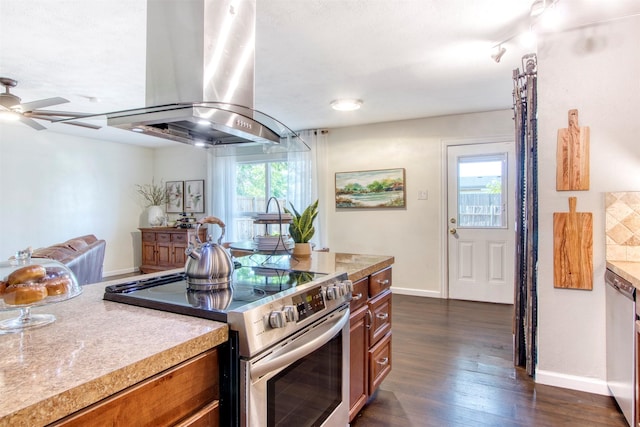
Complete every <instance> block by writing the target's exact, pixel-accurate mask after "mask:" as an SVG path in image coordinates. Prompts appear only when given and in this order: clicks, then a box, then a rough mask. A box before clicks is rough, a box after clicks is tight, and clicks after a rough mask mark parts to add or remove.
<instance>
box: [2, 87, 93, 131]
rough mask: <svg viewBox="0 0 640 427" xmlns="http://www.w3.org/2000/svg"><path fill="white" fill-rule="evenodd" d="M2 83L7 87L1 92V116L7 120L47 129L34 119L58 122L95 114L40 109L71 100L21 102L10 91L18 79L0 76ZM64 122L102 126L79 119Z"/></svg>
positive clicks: (76, 124)
mask: <svg viewBox="0 0 640 427" xmlns="http://www.w3.org/2000/svg"><path fill="white" fill-rule="evenodd" d="M0 84H1V85H2V86H4V88H5V92H4V93H0V118H4V119H6V120H20V121H21V122H22V123H24V124H26V125H28V126H31V127H32V128H33V129H35V130H43V129H46V127H44V126H42V125H41V124H40V123H38V122H37V121H35V120H34V119H40V120H48V121H50V122H56V121H60V120H68V119H73V118H82V117H89V116H93V115H94V114H87V113H76V112H71V111H50V110H39V108H45V107H50V106H52V105H59V104H64V103H67V102H69V100H68V99H65V98H61V97H55V98H47V99H40V100H37V101H32V102H25V103H20V101H21V99H20V98H19V97H18V96H16V95H14V94H12V93H11V92H10V89H11V88H12V87H16V85H17V84H18V81H17V80H14V79H11V78H8V77H0ZM63 123H64V124H68V125H74V126H81V127H86V128H89V129H100V126H96V125H92V124H90V123H83V122H77V121H64V122H63Z"/></svg>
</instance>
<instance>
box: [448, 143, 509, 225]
mask: <svg viewBox="0 0 640 427" xmlns="http://www.w3.org/2000/svg"><path fill="white" fill-rule="evenodd" d="M505 159H506V155H505V154H497V155H496V154H492V155H485V156H469V157H459V158H458V218H457V223H458V228H464V227H468V228H505V227H506V218H505V216H506V215H504V213H505V211H506V201H505V200H506V198H505V197H504V195H503V193H504V190H505V189H506V188H507V186H506V171H505V166H506V161H505Z"/></svg>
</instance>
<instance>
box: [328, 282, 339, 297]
mask: <svg viewBox="0 0 640 427" xmlns="http://www.w3.org/2000/svg"><path fill="white" fill-rule="evenodd" d="M326 291H327V299H328V300H332V299H338V289H337V288H336V287H335V286H334V285H330V286H327V289H326Z"/></svg>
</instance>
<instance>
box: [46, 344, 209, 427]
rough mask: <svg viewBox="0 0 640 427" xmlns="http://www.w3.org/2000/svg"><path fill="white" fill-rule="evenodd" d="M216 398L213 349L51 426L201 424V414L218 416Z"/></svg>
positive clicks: (159, 426)
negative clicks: (189, 420)
mask: <svg viewBox="0 0 640 427" xmlns="http://www.w3.org/2000/svg"><path fill="white" fill-rule="evenodd" d="M219 398H220V384H219V377H218V353H217V350H216V349H213V350H209V351H207V352H205V353H202V354H200V355H198V356H195V357H194V358H192V359H189V360H188V361H186V362H184V363H182V364H180V365H178V366H176V367H173V368H170V369H168V370H167V371H165V372H163V373H161V374H158V375H156V376H154V377H151V378H149V379H148V380H145V381H142V382H141V383H139V384H137V385H134V386H131V387H129V388H127V389H125V390H123V391H121V392H120V393H117V394H115V395H113V396H111V397H108V398H106V399H104V400H101V401H100V402H98V403H96V404H94V405H92V406H89V407H88V408H86V409H83V410H81V411H79V412H77V413H75V414H72V415H70V416H68V417H66V418H63V419H62V420H60V421H58V422H55V423H54V424H52V425H53V426H64V427H76V426H77V427H84V426H92V427H93V426H105V427H106V426H115V425H119V426H154V427H155V426H158V427H161V426H173V425H175V424H176V423H177V422H179V421H180V420H188V419H193V421H194V422H193V424H192V425H202V424H198V423H197V422H198V421H199V419H201V418H202V416H204V417H210V418H212V417H215V416H216V415H217V412H218V409H217V408H218V403H219V401H218V399H219ZM199 415H200V416H199ZM192 417H193V418H192ZM217 423H218V421H217V420H214V422H213V423H212V425H216V424H217ZM185 425H189V424H185Z"/></svg>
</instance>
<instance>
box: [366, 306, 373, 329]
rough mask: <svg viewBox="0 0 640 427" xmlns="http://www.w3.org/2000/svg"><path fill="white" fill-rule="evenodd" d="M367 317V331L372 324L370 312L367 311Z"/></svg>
mask: <svg viewBox="0 0 640 427" xmlns="http://www.w3.org/2000/svg"><path fill="white" fill-rule="evenodd" d="M367 317H368V318H369V321H368V322H367V329H371V324H372V323H373V315H372V314H371V310H367Z"/></svg>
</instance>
